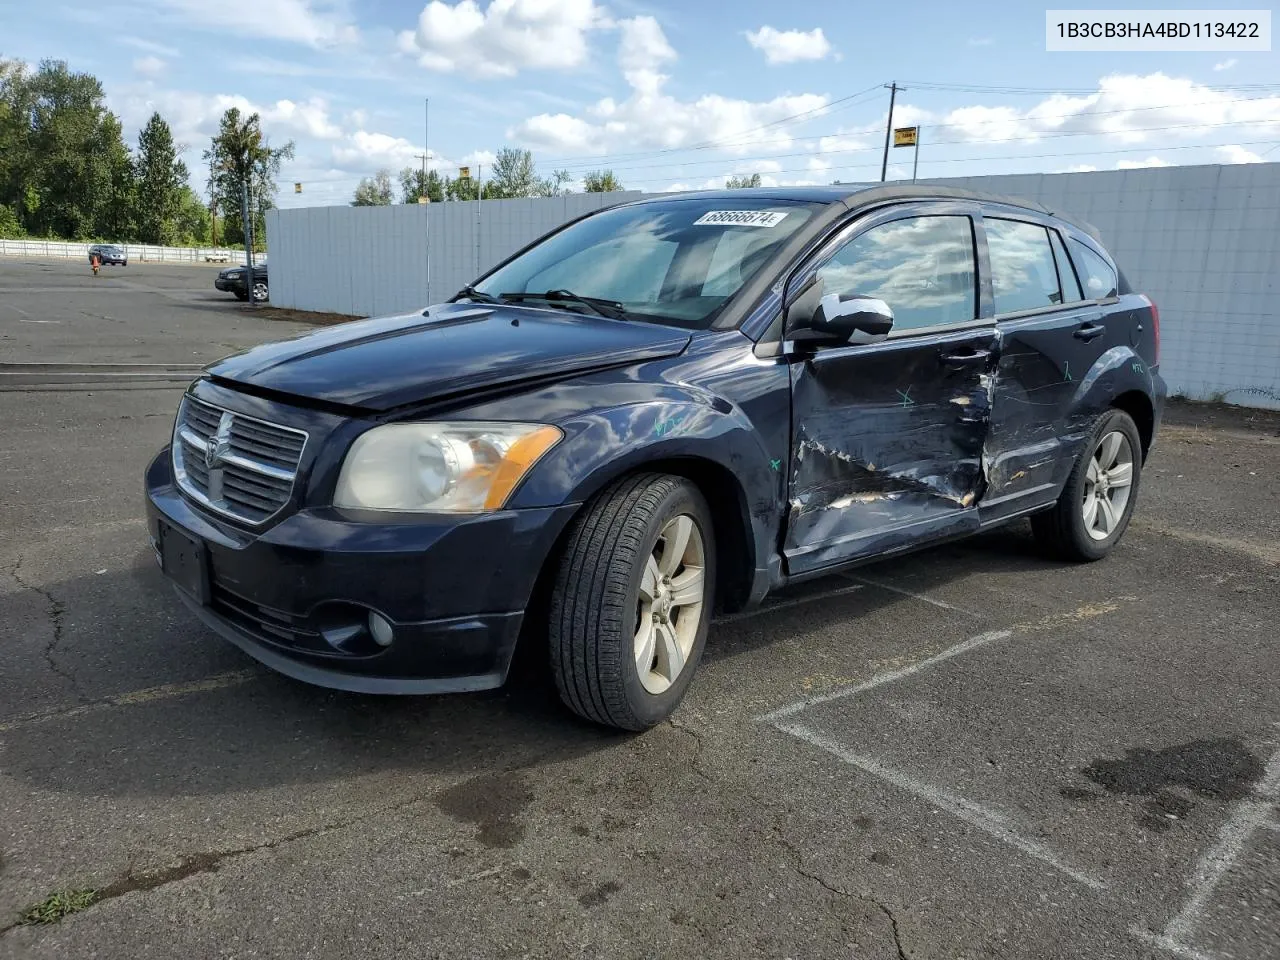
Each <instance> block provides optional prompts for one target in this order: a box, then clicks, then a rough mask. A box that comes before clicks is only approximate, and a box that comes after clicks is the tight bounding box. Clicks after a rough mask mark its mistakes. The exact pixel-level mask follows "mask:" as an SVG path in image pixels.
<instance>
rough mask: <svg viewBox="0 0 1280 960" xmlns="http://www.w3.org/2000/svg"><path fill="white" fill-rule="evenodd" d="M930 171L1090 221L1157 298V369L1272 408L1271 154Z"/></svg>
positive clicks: (1279, 220) (1275, 268) (1277, 299)
mask: <svg viewBox="0 0 1280 960" xmlns="http://www.w3.org/2000/svg"><path fill="white" fill-rule="evenodd" d="M931 182H934V183H940V184H946V185H947V186H954V187H963V188H966V189H970V190H988V191H991V192H992V193H1000V194H1005V195H1008V196H1015V197H1026V198H1027V199H1030V200H1036V201H1039V202H1040V203H1043V204H1044V205H1045V206H1047V207H1048V208H1049V209H1051V210H1062V211H1065V212H1067V213H1069V214H1073V215H1075V216H1077V217H1080V218H1082V219H1084V220H1087V221H1088V222H1089V223H1091V224H1093V225H1094V226H1095V227H1097V228H1098V232H1099V233H1100V234H1101V235H1102V240H1103V242H1104V243H1105V245H1106V247H1107V249H1108V250H1109V251H1111V255H1112V256H1114V257H1115V258H1116V262H1117V263H1119V265H1120V269H1121V270H1123V271H1124V274H1125V276H1126V277H1127V278H1128V279H1129V283H1130V284H1132V286H1133V288H1134V289H1135V290H1140V291H1142V292H1143V293H1146V294H1148V295H1150V297H1151V298H1152V299H1153V300H1154V301H1155V302H1156V305H1157V306H1158V307H1159V308H1160V333H1161V350H1160V372H1161V374H1162V375H1163V376H1164V378H1165V380H1166V382H1168V384H1169V389H1170V390H1171V391H1172V392H1174V393H1177V394H1181V395H1182V396H1185V397H1190V398H1191V399H1194V400H1225V401H1227V402H1228V403H1235V404H1240V405H1242V406H1247V407H1265V408H1269V409H1273V410H1276V409H1280V163H1242V164H1229V165H1220V164H1214V165H1207V166H1195V167H1153V168H1147V169H1141V170H1105V171H1098V172H1092V173H1053V174H1021V175H1010V176H998V177H965V178H954V179H948V180H935V181H931Z"/></svg>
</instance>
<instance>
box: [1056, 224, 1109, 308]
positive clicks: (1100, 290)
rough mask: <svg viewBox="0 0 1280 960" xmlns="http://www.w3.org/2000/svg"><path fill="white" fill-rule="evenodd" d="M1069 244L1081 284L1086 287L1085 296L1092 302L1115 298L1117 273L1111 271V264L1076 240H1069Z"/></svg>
mask: <svg viewBox="0 0 1280 960" xmlns="http://www.w3.org/2000/svg"><path fill="white" fill-rule="evenodd" d="M1067 243H1069V244H1070V245H1071V259H1072V260H1074V261H1075V264H1076V270H1077V272H1079V274H1080V282H1081V283H1082V284H1083V285H1084V295H1085V296H1086V297H1087V298H1089V299H1090V300H1105V299H1106V298H1107V297H1114V296H1115V295H1116V272H1115V270H1113V269H1111V264H1109V263H1107V261H1105V260H1103V259H1102V257H1100V256H1098V255H1097V254H1096V253H1094V252H1093V251H1092V250H1090V249H1089V248H1088V247H1086V246H1085V245H1084V244H1083V243H1081V242H1080V241H1079V240H1076V239H1075V238H1070V239H1068V240H1067Z"/></svg>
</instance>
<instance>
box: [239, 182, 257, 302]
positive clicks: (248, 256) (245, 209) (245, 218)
mask: <svg viewBox="0 0 1280 960" xmlns="http://www.w3.org/2000/svg"><path fill="white" fill-rule="evenodd" d="M240 223H241V225H242V226H243V227H244V230H243V231H242V232H243V233H244V251H245V262H244V265H245V270H246V273H245V289H246V290H248V291H249V306H251V307H256V306H257V305H258V301H257V300H256V299H254V296H253V231H252V228H251V227H250V225H249V179H248V177H246V178H245V179H244V180H241V181H240Z"/></svg>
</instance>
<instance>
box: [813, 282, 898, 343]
mask: <svg viewBox="0 0 1280 960" xmlns="http://www.w3.org/2000/svg"><path fill="white" fill-rule="evenodd" d="M809 328H810V329H811V330H814V331H816V332H819V333H822V334H826V335H827V336H829V337H830V338H831V339H833V340H836V341H838V342H841V343H879V342H880V341H881V340H883V339H884V338H885V337H887V336H889V331H890V330H892V329H893V310H892V309H890V307H889V305H888V304H887V303H885V302H884V301H883V300H879V299H877V298H875V297H861V296H858V295H857V294H854V293H829V294H827V295H826V296H825V297H823V298H822V299H821V300H820V301H818V309H817V310H815V311H814V312H813V319H812V320H810V321H809ZM824 339H825V337H824Z"/></svg>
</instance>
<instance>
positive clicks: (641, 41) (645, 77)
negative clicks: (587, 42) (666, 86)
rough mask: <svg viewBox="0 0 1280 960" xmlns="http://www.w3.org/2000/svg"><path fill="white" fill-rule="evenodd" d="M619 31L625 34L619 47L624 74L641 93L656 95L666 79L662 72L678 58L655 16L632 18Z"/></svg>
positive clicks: (619, 64) (628, 81)
mask: <svg viewBox="0 0 1280 960" xmlns="http://www.w3.org/2000/svg"><path fill="white" fill-rule="evenodd" d="M618 28H619V29H620V30H621V31H622V40H621V42H620V43H619V44H618V66H620V67H621V68H622V75H623V76H624V77H626V80H627V83H629V84H630V85H631V86H632V87H633V88H634V89H635V90H637V91H639V92H640V93H642V94H656V93H657V92H658V88H659V87H661V86H662V84H663V82H664V81H665V80H666V79H667V78H666V76H665V75H664V74H662V73H660V72H659V69H660V68H661V66H662V64H664V63H666V62H668V61H671V60H675V59H676V52H675V51H674V50H673V49H671V44H669V43H668V42H667V38H666V35H665V34H664V33H663V32H662V27H660V26H659V25H658V21H657V20H655V19H654V18H653V17H632V18H631V19H630V20H623V21H621V22H620V23H619V24H618Z"/></svg>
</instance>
